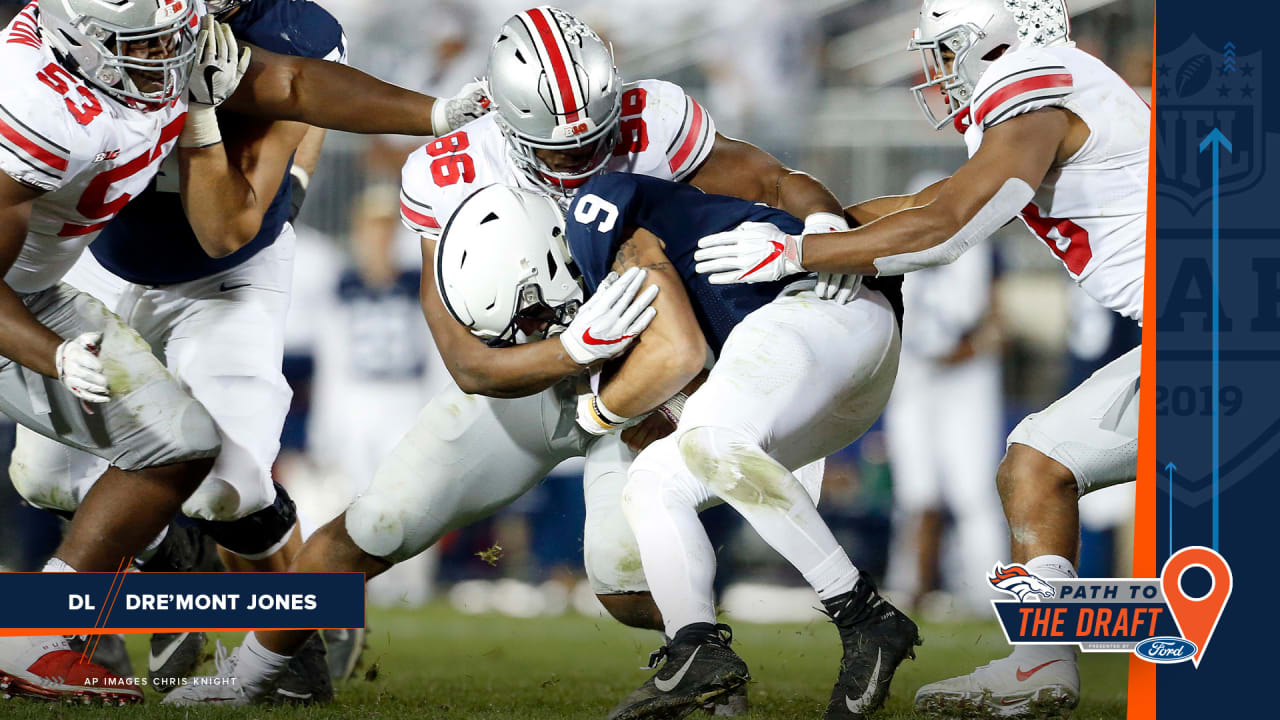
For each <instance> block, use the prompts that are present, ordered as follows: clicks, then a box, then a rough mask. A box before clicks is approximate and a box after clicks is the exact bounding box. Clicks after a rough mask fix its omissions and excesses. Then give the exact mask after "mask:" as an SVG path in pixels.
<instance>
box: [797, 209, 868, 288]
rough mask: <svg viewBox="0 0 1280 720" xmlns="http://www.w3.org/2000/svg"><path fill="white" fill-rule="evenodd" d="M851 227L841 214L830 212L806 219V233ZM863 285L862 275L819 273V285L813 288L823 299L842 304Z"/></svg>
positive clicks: (819, 213)
mask: <svg viewBox="0 0 1280 720" xmlns="http://www.w3.org/2000/svg"><path fill="white" fill-rule="evenodd" d="M848 229H849V223H848V221H846V220H845V219H844V217H842V216H840V215H836V214H834V213H828V212H817V213H813V214H811V215H809V216H808V217H806V218H805V219H804V234H805V235H810V234H812V233H826V232H841V231H843V230H848ZM860 285H862V276H861V275H854V274H848V275H844V274H840V273H828V272H820V273H818V285H817V287H815V288H814V289H813V290H814V292H816V293H817V294H818V297H820V298H822V299H823V300H835V301H836V302H838V303H840V304H841V305H843V304H845V303H847V302H849V301H850V300H852V299H853V294H854V293H855V292H857V291H858V286H860Z"/></svg>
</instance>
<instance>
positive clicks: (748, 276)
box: [693, 222, 805, 285]
mask: <svg viewBox="0 0 1280 720" xmlns="http://www.w3.org/2000/svg"><path fill="white" fill-rule="evenodd" d="M803 242H804V236H803V235H801V236H799V237H796V236H793V235H788V234H786V233H784V232H782V231H781V230H779V229H778V227H777V226H776V225H772V224H770V223H764V222H745V223H742V224H741V225H739V226H738V227H736V228H734V229H733V230H728V231H726V232H722V233H716V234H715V235H708V236H706V237H704V238H702V239H701V240H699V241H698V248H699V250H698V251H697V252H695V253H694V254H693V259H694V260H696V261H698V264H697V265H696V266H694V269H695V270H697V271H698V272H700V273H702V274H704V275H707V274H709V275H711V278H710V280H711V284H712V285H728V284H730V283H760V282H773V281H774V280H781V279H782V278H784V277H787V276H788V275H795V274H797V273H802V272H804V271H805V270H804V267H802V266H801V265H800V253H801V243H803Z"/></svg>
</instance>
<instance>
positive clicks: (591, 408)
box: [578, 394, 631, 435]
mask: <svg viewBox="0 0 1280 720" xmlns="http://www.w3.org/2000/svg"><path fill="white" fill-rule="evenodd" d="M630 419H631V418H627V417H623V416H621V415H618V414H615V413H614V412H612V411H610V410H609V408H607V407H605V404H604V401H602V400H601V399H600V396H599V395H595V394H590V395H579V396H578V425H580V426H581V427H582V429H583V430H586V431H587V432H589V433H591V434H592V435H605V434H608V433H610V432H612V431H614V430H617V429H618V428H619V427H620V426H621V425H622V424H623V423H625V422H627V421H628V420H630Z"/></svg>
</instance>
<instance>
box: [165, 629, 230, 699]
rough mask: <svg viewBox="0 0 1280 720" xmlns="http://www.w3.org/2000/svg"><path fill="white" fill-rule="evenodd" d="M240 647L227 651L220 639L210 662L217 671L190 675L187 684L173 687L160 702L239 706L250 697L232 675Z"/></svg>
mask: <svg viewBox="0 0 1280 720" xmlns="http://www.w3.org/2000/svg"><path fill="white" fill-rule="evenodd" d="M239 657H240V648H236V649H234V650H232V651H231V652H229V653H228V652H227V649H226V648H225V647H224V646H223V645H222V643H221V642H218V643H217V648H216V649H215V651H214V657H213V664H214V667H215V668H217V674H216V675H213V676H198V677H193V678H190V679H189V680H188V681H187V684H185V685H182V686H180V687H176V688H174V689H173V691H172V692H170V693H169V694H168V695H166V696H165V698H164V702H163V704H164V705H225V706H228V707H243V706H245V705H249V704H250V703H251V702H252V700H251V699H250V698H249V696H248V695H247V694H246V693H245V691H244V688H242V687H240V683H239V681H238V679H237V678H236V661H237V660H239Z"/></svg>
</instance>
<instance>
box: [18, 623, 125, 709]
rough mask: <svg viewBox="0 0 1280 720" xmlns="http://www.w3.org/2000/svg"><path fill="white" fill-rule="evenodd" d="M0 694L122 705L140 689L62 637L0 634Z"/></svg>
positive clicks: (37, 698)
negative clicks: (90, 660) (88, 659)
mask: <svg viewBox="0 0 1280 720" xmlns="http://www.w3.org/2000/svg"><path fill="white" fill-rule="evenodd" d="M0 697H2V698H11V697H26V698H32V699H36V700H65V701H71V702H78V703H86V704H87V703H102V704H104V705H125V704H128V703H140V702H142V691H141V690H140V689H139V688H137V687H135V686H134V685H131V684H129V683H128V681H127V680H125V679H124V678H122V677H120V676H119V675H116V674H115V673H113V672H111V671H110V670H107V669H106V668H104V667H102V666H101V665H97V664H95V663H91V662H86V661H85V659H84V656H83V655H81V654H80V653H78V652H75V651H74V650H71V649H70V648H69V646H68V645H67V641H66V639H65V638H62V637H57V636H51V637H34V638H28V637H13V638H0Z"/></svg>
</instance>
